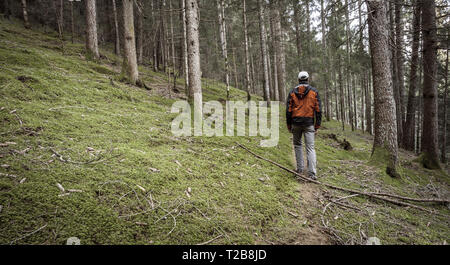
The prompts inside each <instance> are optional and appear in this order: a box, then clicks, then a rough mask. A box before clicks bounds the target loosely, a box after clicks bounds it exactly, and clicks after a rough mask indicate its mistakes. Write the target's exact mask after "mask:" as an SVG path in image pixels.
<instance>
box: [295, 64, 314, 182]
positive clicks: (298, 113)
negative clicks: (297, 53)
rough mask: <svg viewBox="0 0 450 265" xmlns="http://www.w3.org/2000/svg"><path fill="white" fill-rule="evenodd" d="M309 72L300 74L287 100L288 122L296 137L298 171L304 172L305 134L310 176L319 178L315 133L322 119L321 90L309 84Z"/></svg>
mask: <svg viewBox="0 0 450 265" xmlns="http://www.w3.org/2000/svg"><path fill="white" fill-rule="evenodd" d="M308 79H309V75H308V73H307V72H303V71H302V72H300V73H299V74H298V82H299V84H298V85H297V86H296V87H295V88H294V89H292V90H291V91H290V92H289V95H288V98H287V101H286V123H287V128H288V130H289V132H291V133H292V134H293V137H294V141H293V143H294V149H295V159H296V160H297V170H296V172H297V173H303V169H304V161H303V149H302V135H304V136H305V146H306V158H307V161H308V176H309V177H310V178H312V179H317V175H316V151H315V150H314V135H315V134H316V133H317V130H318V129H319V128H320V124H321V121H322V112H321V102H320V97H319V92H318V91H317V89H315V88H314V87H312V86H310V85H309V84H308Z"/></svg>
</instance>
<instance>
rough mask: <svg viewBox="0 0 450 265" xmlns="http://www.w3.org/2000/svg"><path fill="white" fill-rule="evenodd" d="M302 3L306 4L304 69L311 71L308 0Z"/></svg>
mask: <svg viewBox="0 0 450 265" xmlns="http://www.w3.org/2000/svg"><path fill="white" fill-rule="evenodd" d="M304 2H305V3H304V5H305V6H306V41H307V47H308V50H307V51H306V52H307V56H306V62H307V66H306V69H307V71H310V72H312V66H311V56H310V54H311V51H312V49H311V42H312V41H311V13H310V7H309V5H310V0H304Z"/></svg>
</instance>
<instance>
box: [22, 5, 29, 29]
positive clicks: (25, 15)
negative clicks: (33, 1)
mask: <svg viewBox="0 0 450 265" xmlns="http://www.w3.org/2000/svg"><path fill="white" fill-rule="evenodd" d="M21 4H22V14H23V24H24V26H25V28H26V29H30V28H31V25H30V22H29V21H28V11H27V0H21Z"/></svg>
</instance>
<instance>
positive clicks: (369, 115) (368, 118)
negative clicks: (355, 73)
mask: <svg viewBox="0 0 450 265" xmlns="http://www.w3.org/2000/svg"><path fill="white" fill-rule="evenodd" d="M364 77H365V80H366V82H365V96H366V97H365V103H366V104H365V105H366V131H367V132H368V133H370V134H371V135H372V99H371V96H370V95H371V91H370V80H369V77H370V76H369V74H368V73H367V72H366V74H365V75H364Z"/></svg>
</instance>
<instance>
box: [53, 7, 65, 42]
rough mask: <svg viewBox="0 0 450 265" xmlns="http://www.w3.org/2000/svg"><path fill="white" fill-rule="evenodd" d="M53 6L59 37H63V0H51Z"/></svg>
mask: <svg viewBox="0 0 450 265" xmlns="http://www.w3.org/2000/svg"><path fill="white" fill-rule="evenodd" d="M53 6H54V9H55V18H56V19H55V20H56V26H57V29H58V35H59V39H60V40H62V39H63V31H64V16H63V15H64V1H63V0H53Z"/></svg>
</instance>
